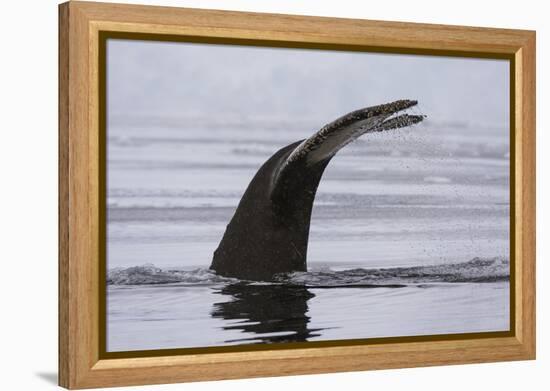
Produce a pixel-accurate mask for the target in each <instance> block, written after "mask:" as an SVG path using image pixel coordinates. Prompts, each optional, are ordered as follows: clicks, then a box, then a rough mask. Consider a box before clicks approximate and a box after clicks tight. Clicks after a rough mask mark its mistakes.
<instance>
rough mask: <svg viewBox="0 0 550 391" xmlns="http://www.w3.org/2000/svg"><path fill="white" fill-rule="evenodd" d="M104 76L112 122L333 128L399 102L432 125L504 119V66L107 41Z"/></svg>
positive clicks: (439, 59) (506, 81)
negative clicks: (307, 123)
mask: <svg viewBox="0 0 550 391" xmlns="http://www.w3.org/2000/svg"><path fill="white" fill-rule="evenodd" d="M107 69H108V74H107V75H108V91H109V113H110V114H115V115H125V116H127V115H129V116H132V115H152V116H162V115H168V116H171V117H172V116H180V115H181V116H187V115H193V116H227V115H237V116H243V117H246V116H258V117H270V118H271V117H277V118H280V117H283V118H285V119H288V118H302V117H303V118H304V119H310V118H316V119H319V118H321V119H323V120H325V119H326V121H330V120H332V119H334V118H336V117H338V116H340V115H342V114H344V113H346V112H349V111H351V110H354V109H357V108H360V107H364V106H370V105H374V104H380V103H385V102H388V101H392V100H395V99H418V101H419V104H420V105H419V110H420V111H421V112H422V113H424V114H427V115H428V116H429V118H430V119H431V120H435V121H453V122H454V121H461V122H462V121H465V122H469V123H481V124H488V125H496V126H503V125H505V124H507V123H508V115H509V90H508V88H509V74H508V62H507V61H504V60H482V59H468V58H450V57H449V58H447V57H432V56H409V55H388V54H371V53H357V52H356V53H350V52H332V51H318V50H299V49H276V48H256V47H243V46H223V45H200V44H188V43H164V42H146V41H126V40H110V41H109V43H108V68H107ZM222 118H223V117H222Z"/></svg>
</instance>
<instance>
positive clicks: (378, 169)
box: [107, 116, 510, 351]
mask: <svg viewBox="0 0 550 391" xmlns="http://www.w3.org/2000/svg"><path fill="white" fill-rule="evenodd" d="M322 125H324V123H319V122H317V121H315V120H307V119H304V120H301V121H292V122H291V121H282V120H279V119H272V118H244V117H237V116H236V117H235V118H223V119H219V120H218V121H216V120H213V119H206V118H199V117H189V118H176V117H174V118H167V117H163V118H151V117H143V118H139V117H135V116H134V117H133V118H124V117H112V118H110V121H109V125H108V175H107V178H108V200H107V204H108V212H107V219H108V227H107V235H108V238H107V267H108V276H107V279H108V287H107V289H108V292H107V349H108V351H128V350H146V349H165V348H185V347H202V346H223V345H230V344H246V343H276V342H290V341H317V340H334V339H356V338H373V337H391V336H411V335H432V334H448V333H467V332H482V331H502V330H508V329H509V314H510V308H509V302H510V297H509V251H510V247H509V213H510V206H509V204H510V199H509V169H510V166H509V152H508V151H509V133H508V130H507V129H505V128H498V127H488V126H482V125H479V124H470V123H434V122H430V120H429V119H428V120H427V121H426V122H425V123H423V124H420V125H417V126H415V127H413V128H410V129H403V130H397V131H391V132H385V133H382V134H373V135H365V136H363V137H362V138H360V139H359V140H358V141H356V142H355V143H353V144H351V145H349V146H347V147H346V148H344V149H343V150H342V151H340V152H339V153H338V155H337V156H336V157H335V158H334V159H333V160H332V161H331V163H330V165H329V167H328V168H327V170H326V172H325V174H324V176H323V179H322V181H321V184H320V186H319V190H318V193H317V197H316V201H315V204H314V209H313V216H312V221H311V232H310V240H309V247H308V267H309V272H308V273H295V274H292V275H284V276H279V278H278V280H277V281H276V282H273V283H251V282H246V281H238V280H234V279H227V278H222V277H220V276H216V275H215V274H214V273H212V272H211V271H209V270H208V266H209V265H210V262H211V259H212V253H213V251H214V250H215V249H216V247H217V245H218V243H219V241H220V239H221V237H222V235H223V232H224V229H225V226H226V225H227V223H228V222H229V220H230V219H231V217H232V215H233V212H234V211H235V208H236V206H237V204H238V202H239V200H240V197H241V195H242V194H243V192H244V190H245V189H246V186H247V185H248V183H249V181H250V180H251V178H252V177H253V175H254V174H255V172H256V170H257V169H258V168H259V167H260V165H261V164H262V163H263V162H264V161H265V160H266V159H267V158H269V157H270V156H271V155H272V154H273V153H274V152H275V151H277V150H278V149H280V148H281V147H283V146H285V145H287V144H289V143H291V142H294V141H297V140H299V139H302V138H305V137H307V136H309V135H310V134H312V133H313V132H315V131H316V130H317V129H319V128H320V127H321V126H322Z"/></svg>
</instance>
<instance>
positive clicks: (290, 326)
mask: <svg viewBox="0 0 550 391" xmlns="http://www.w3.org/2000/svg"><path fill="white" fill-rule="evenodd" d="M216 293H218V294H221V295H224V296H230V297H231V300H230V301H225V302H220V303H215V304H214V308H213V310H212V313H211V315H212V317H214V318H222V319H225V320H230V321H234V322H230V323H229V324H226V325H225V326H223V330H240V331H241V332H243V333H246V334H247V335H248V336H247V337H245V338H242V339H233V340H229V341H225V342H226V343H235V342H242V343H275V342H305V341H308V339H310V338H312V337H317V336H319V335H321V334H320V333H317V332H319V331H321V330H322V329H319V328H317V329H312V328H309V327H308V324H309V322H310V317H309V316H307V315H306V314H307V312H308V304H307V302H308V300H310V299H311V298H313V297H315V295H314V294H313V293H311V292H310V291H309V290H308V289H307V288H306V287H303V286H297V285H286V284H250V283H244V282H239V283H235V284H230V285H226V286H224V287H223V288H221V289H220V290H219V291H217V292H216Z"/></svg>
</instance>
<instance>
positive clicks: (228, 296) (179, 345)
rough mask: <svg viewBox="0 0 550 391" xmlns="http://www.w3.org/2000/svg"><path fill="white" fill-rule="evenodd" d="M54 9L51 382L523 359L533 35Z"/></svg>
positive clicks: (530, 259) (531, 323)
mask: <svg viewBox="0 0 550 391" xmlns="http://www.w3.org/2000/svg"><path fill="white" fill-rule="evenodd" d="M59 12H60V14H59V15H60V19H59V20H60V30H59V32H60V34H59V37H60V41H59V43H60V57H59V59H60V66H59V72H60V79H59V80H60V90H59V91H60V95H59V97H60V106H59V108H60V111H59V135H60V138H59V142H60V144H59V145H60V149H59V151H60V152H59V153H60V156H59V162H60V164H59V166H60V172H59V173H60V176H59V178H60V183H59V190H60V199H59V201H60V209H59V218H60V224H59V230H60V235H59V237H60V242H59V251H60V253H59V261H60V264H59V271H60V285H59V290H60V306H59V314H60V322H59V324H60V346H59V348H60V349H59V371H60V377H59V379H60V385H62V386H64V387H67V388H90V387H100V386H122V385H139V384H155V383H168V382H184V381H197V380H214V379H231V378H240V377H257V376H277V375H287V374H306V373H323V372H336V371H351V370H367V369H379V368H399V367H410V366H429V365H442V364H459V363H475V362H490V361H504V360H524V359H534V357H535V122H534V121H535V33H534V32H531V31H522V30H504V29H488V28H473V27H457V26H442V25H427V24H411V23H394V22H379V21H367V20H351V19H333V18H318V17H303V16H290V15H271V14H254V13H240V12H228V11H211V10H210V11H207V10H197V9H181V8H168V7H149V6H135V5H119V4H102V3H88V2H72V1H71V2H68V3H64V4H62V5H60V8H59Z"/></svg>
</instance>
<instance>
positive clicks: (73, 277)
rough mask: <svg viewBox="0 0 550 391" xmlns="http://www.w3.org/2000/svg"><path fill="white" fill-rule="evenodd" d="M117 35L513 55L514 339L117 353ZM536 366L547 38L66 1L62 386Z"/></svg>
mask: <svg viewBox="0 0 550 391" xmlns="http://www.w3.org/2000/svg"><path fill="white" fill-rule="evenodd" d="M106 32H107V33H108V34H115V35H116V34H121V35H122V36H123V35H124V34H128V33H132V34H141V35H142V36H143V37H144V39H153V40H156V39H159V40H175V41H178V40H184V41H185V40H189V39H192V40H193V42H219V43H224V42H227V43H235V42H237V43H240V44H247V45H259V46H272V47H277V46H282V47H315V48H326V49H337V50H350V51H371V52H395V53H410V54H428V55H446V56H463V57H481V58H504V59H508V60H509V61H510V65H511V68H510V69H511V95H510V98H511V102H512V106H511V107H512V108H513V110H511V132H510V133H511V155H510V156H511V158H510V159H511V163H512V164H511V166H512V167H513V168H512V169H511V188H512V193H511V194H512V202H511V211H512V213H511V215H512V216H513V221H512V222H511V227H512V231H511V232H512V235H511V252H512V254H511V258H512V259H511V262H510V265H511V271H510V279H511V281H510V286H511V289H512V295H511V304H512V305H511V307H510V308H511V330H510V332H504V333H493V334H491V333H488V334H484V333H480V334H479V335H468V334H466V335H455V336H440V337H437V338H436V337H431V338H422V337H419V338H409V339H406V338H393V339H392V338H386V339H380V340H370V341H367V342H365V343H359V342H357V341H352V342H349V343H345V344H342V343H327V344H317V345H315V344H314V345H312V346H307V347H304V346H303V345H297V346H288V347H285V346H282V347H277V348H273V346H271V347H270V348H262V349H248V350H243V349H241V350H236V349H233V350H232V349H226V350H225V351H214V352H209V351H205V350H200V349H199V350H195V351H188V352H185V354H178V352H171V354H162V353H160V354H156V355H149V356H147V357H145V356H141V355H139V354H136V355H134V356H121V357H117V356H116V355H115V356H109V357H106V356H105V354H103V353H104V351H102V339H104V336H102V332H101V329H102V327H103V326H102V325H101V322H104V313H105V307H104V302H102V301H101V300H98V298H100V297H102V296H101V292H100V291H101V289H102V288H104V286H102V284H101V280H102V277H101V275H102V273H103V275H104V273H105V269H104V264H103V265H102V264H101V263H100V262H99V260H100V259H101V257H103V256H104V254H103V251H104V250H103V249H102V246H101V243H102V241H101V237H102V236H104V235H105V218H104V213H102V212H101V211H102V208H104V207H105V205H104V203H105V200H104V199H102V198H104V197H102V195H104V191H105V188H104V186H105V184H104V183H103V181H102V180H101V178H103V177H102V174H101V173H102V172H103V171H104V170H105V164H106V163H105V152H104V148H105V145H104V139H102V137H100V134H101V129H102V126H104V121H105V118H104V116H105V109H104V107H102V105H103V104H104V102H102V100H101V99H100V95H101V93H102V88H104V87H102V85H103V84H102V83H104V80H101V79H102V78H103V77H104V74H102V73H101V72H100V66H101V65H100V64H101V60H102V58H103V57H102V56H104V55H105V47H104V38H105V37H104V36H102V34H106ZM111 36H112V35H111ZM102 42H103V43H102ZM103 92H104V91H103ZM102 124H103V125H102ZM512 260H513V262H512ZM102 352H103V353H102ZM534 358H535V32H533V31H524V30H508V29H494V28H478V27H459V26H444V25H435V24H434V25H432V24H416V23H396V22H382V21H370V20H352V19H336V18H324V17H323V18H321V17H309V16H307V17H306V16H291V15H274V14H259V13H244V12H229V11H212V10H198V9H183V8H169V7H152V6H139V5H121V4H106V3H91V2H79V1H70V2H68V3H64V4H61V5H60V6H59V384H60V385H61V386H63V387H66V388H70V389H76V388H91V387H104V386H125V385H141V384H158V383H175V382H186V381H200V380H216V379H235V378H246V377H262V376H281V375H297V374H314V373H327V372H341V371H358V370H371V369H385V368H402V367H417V366H432V365H447V364H464V363H480V362H492V361H509V360H529V359H534Z"/></svg>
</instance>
